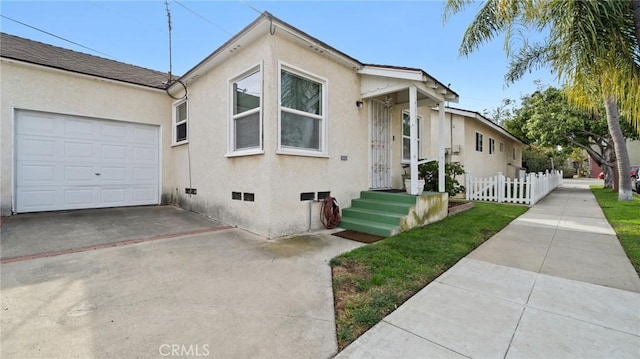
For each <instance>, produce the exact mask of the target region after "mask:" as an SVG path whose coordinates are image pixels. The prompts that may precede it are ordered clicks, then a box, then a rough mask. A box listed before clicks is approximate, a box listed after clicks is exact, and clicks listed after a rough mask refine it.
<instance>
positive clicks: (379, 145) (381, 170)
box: [370, 100, 391, 189]
mask: <svg viewBox="0 0 640 359" xmlns="http://www.w3.org/2000/svg"><path fill="white" fill-rule="evenodd" d="M370 133H371V169H370V178H371V189H383V188H391V108H390V107H389V106H387V105H385V103H384V102H382V101H377V100H372V101H371V129H370Z"/></svg>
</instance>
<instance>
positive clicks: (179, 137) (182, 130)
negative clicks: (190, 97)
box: [172, 100, 188, 145]
mask: <svg viewBox="0 0 640 359" xmlns="http://www.w3.org/2000/svg"><path fill="white" fill-rule="evenodd" d="M187 119H188V110H187V100H182V101H179V102H176V103H174V104H173V130H172V132H173V141H172V143H173V144H174V145H179V144H181V143H186V142H187V140H188V129H187Z"/></svg>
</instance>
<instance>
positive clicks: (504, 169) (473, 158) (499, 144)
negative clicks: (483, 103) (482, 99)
mask: <svg viewBox="0 0 640 359" xmlns="http://www.w3.org/2000/svg"><path fill="white" fill-rule="evenodd" d="M437 115H438V114H437V112H435V111H432V114H431V117H432V121H431V124H432V126H433V125H434V124H435V126H436V127H435V128H433V127H432V129H431V132H432V133H433V132H434V131H436V130H437V122H436V121H435V118H437ZM436 146H437V144H436V143H432V144H431V152H433V151H436ZM445 147H446V161H447V162H459V163H461V164H462V165H463V166H464V170H465V172H466V173H469V174H470V175H472V176H473V177H490V176H495V175H496V174H497V173H498V172H501V173H502V174H504V175H505V176H507V177H510V178H518V177H519V175H520V170H521V169H522V148H523V142H522V141H521V140H520V139H519V138H517V137H515V136H513V135H512V134H510V133H509V132H508V131H507V130H505V129H504V128H502V127H501V126H499V125H497V124H496V123H494V122H492V121H491V120H489V119H488V118H486V117H484V116H483V115H481V114H480V113H478V112H474V111H469V110H463V109H459V108H453V107H447V108H446V117H445ZM459 182H460V183H464V178H461V179H459Z"/></svg>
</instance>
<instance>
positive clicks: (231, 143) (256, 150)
mask: <svg viewBox="0 0 640 359" xmlns="http://www.w3.org/2000/svg"><path fill="white" fill-rule="evenodd" d="M263 70H264V69H263V66H262V62H261V63H259V64H257V65H254V66H251V67H250V68H249V69H247V70H245V71H243V72H242V73H241V74H240V75H238V76H235V77H233V78H231V79H229V81H228V84H229V96H228V99H227V104H228V105H227V108H228V109H229V115H228V119H229V120H228V122H227V129H228V130H227V153H226V155H225V156H226V157H236V156H251V155H260V154H264V147H263V138H262V137H263V135H262V131H263V122H262V118H263V117H262V116H263V112H262V109H263V107H264V72H263ZM255 73H259V74H260V106H259V107H258V108H256V109H252V110H249V111H245V112H242V113H240V114H237V115H234V114H233V106H234V104H233V96H234V93H233V84H234V83H235V82H237V81H240V80H243V79H245V78H247V77H249V76H251V75H253V74H255ZM254 113H258V116H259V120H258V123H259V124H258V126H259V130H258V131H259V134H258V136H259V138H258V141H259V145H258V147H252V148H244V149H239V150H236V149H235V147H236V143H235V142H236V141H235V138H236V137H235V120H236V119H237V118H241V117H245V116H247V115H252V114H254Z"/></svg>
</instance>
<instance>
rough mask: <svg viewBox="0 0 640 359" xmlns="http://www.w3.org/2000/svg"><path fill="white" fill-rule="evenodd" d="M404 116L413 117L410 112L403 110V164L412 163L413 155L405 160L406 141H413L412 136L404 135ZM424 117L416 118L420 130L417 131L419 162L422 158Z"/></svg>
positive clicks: (401, 128) (418, 116)
mask: <svg viewBox="0 0 640 359" xmlns="http://www.w3.org/2000/svg"><path fill="white" fill-rule="evenodd" d="M404 115H407V116H411V114H410V113H409V110H402V118H401V120H402V122H401V123H400V131H401V132H402V146H401V148H402V151H401V152H402V157H401V159H402V163H411V154H409V159H405V158H404V139H405V138H406V139H408V140H409V141H411V136H405V134H404ZM422 122H423V121H422V116H421V115H417V116H416V125H417V126H418V130H417V131H416V133H417V134H418V160H419V159H421V158H422V129H423V126H422Z"/></svg>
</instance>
